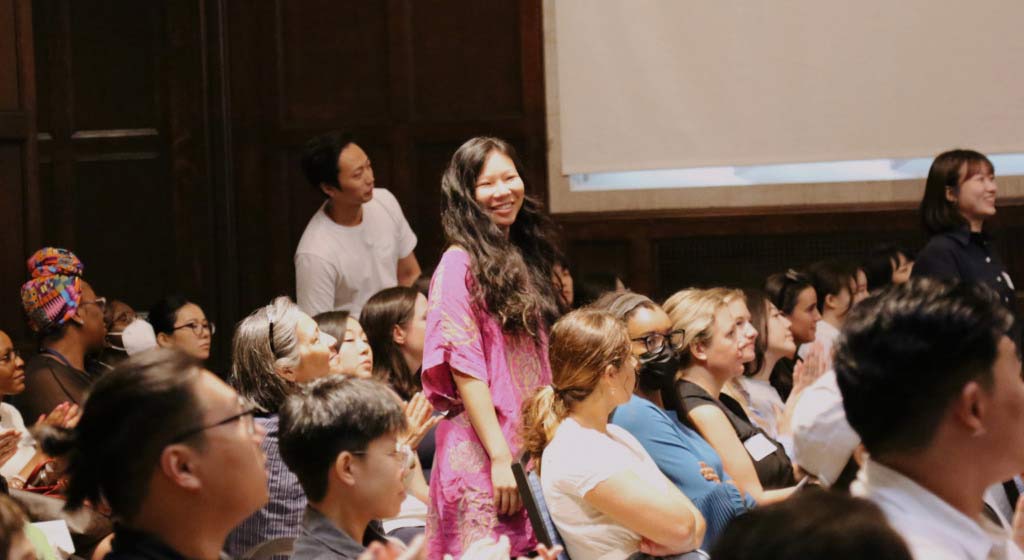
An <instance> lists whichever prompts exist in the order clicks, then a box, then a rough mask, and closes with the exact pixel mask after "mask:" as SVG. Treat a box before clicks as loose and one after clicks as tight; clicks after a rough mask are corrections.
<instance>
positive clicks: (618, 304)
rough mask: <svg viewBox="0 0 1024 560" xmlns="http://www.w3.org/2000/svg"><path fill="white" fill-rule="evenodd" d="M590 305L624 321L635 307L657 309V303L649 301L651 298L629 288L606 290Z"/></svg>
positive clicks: (626, 320)
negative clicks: (613, 290) (615, 290)
mask: <svg viewBox="0 0 1024 560" xmlns="http://www.w3.org/2000/svg"><path fill="white" fill-rule="evenodd" d="M590 307H592V308H594V309H600V310H602V311H607V312H608V313H610V314H612V315H613V316H614V317H615V318H616V319H618V320H620V321H622V322H624V323H626V322H628V321H629V318H630V317H631V316H632V315H633V313H634V312H636V310H637V309H639V308H641V307H643V308H646V309H658V304H656V303H654V302H653V301H651V298H649V297H647V296H645V295H643V294H638V293H636V292H631V291H629V290H620V291H617V292H607V293H605V294H603V295H601V297H599V298H597V300H596V301H594V303H591V304H590Z"/></svg>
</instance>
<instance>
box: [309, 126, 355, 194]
mask: <svg viewBox="0 0 1024 560" xmlns="http://www.w3.org/2000/svg"><path fill="white" fill-rule="evenodd" d="M353 142H355V140H354V139H353V137H352V135H351V134H349V133H348V132H328V133H327V134H321V135H320V136H317V137H314V138H310V139H309V140H308V141H307V142H306V145H305V146H304V147H303V149H302V172H303V173H304V174H305V175H306V180H307V181H309V184H310V185H312V186H313V188H314V189H316V191H317V192H321V191H320V185H322V184H323V185H330V186H332V187H340V185H339V184H338V172H339V171H340V170H339V169H338V156H339V155H341V151H342V150H344V149H345V148H346V147H347V146H348V145H349V144H352V143H353Z"/></svg>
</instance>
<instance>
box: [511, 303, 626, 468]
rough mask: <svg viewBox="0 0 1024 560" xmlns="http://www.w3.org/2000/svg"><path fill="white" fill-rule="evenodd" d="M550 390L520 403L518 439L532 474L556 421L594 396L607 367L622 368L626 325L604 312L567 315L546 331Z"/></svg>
mask: <svg viewBox="0 0 1024 560" xmlns="http://www.w3.org/2000/svg"><path fill="white" fill-rule="evenodd" d="M548 356H549V359H550V362H551V385H546V386H544V387H541V388H540V389H539V390H537V392H536V393H535V394H534V395H533V396H532V397H531V398H529V399H528V400H527V401H526V402H524V403H523V424H522V428H521V429H520V438H521V439H522V442H523V448H524V449H525V450H526V451H527V452H529V453H530V456H531V458H532V460H533V461H534V465H535V467H536V468H537V470H538V472H539V470H540V458H541V455H542V454H543V452H544V448H545V447H547V445H548V443H550V441H551V438H553V437H554V435H555V430H556V429H558V425H559V424H561V422H562V420H564V419H565V417H566V416H568V415H569V412H571V410H572V407H573V405H574V404H575V403H578V402H580V401H582V400H584V399H586V398H587V397H589V396H590V394H591V393H593V392H594V389H595V388H596V387H597V384H598V382H599V381H600V380H601V376H602V375H604V372H605V369H606V368H607V367H608V366H613V367H615V368H620V367H622V364H623V363H625V361H626V360H627V359H629V357H630V356H632V352H631V350H630V345H629V334H628V333H627V331H626V325H625V323H623V322H622V321H620V320H618V319H617V318H615V317H614V316H613V315H611V314H610V313H608V312H606V311H601V310H597V309H590V308H583V309H577V310H576V311H573V312H571V313H569V314H567V315H565V316H564V317H562V318H561V319H559V320H558V322H556V323H555V325H554V326H553V327H552V328H551V339H550V342H549V346H548Z"/></svg>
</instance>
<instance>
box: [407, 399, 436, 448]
mask: <svg viewBox="0 0 1024 560" xmlns="http://www.w3.org/2000/svg"><path fill="white" fill-rule="evenodd" d="M405 421H406V422H407V423H408V426H409V427H408V429H407V430H406V433H405V438H404V439H405V444H406V445H408V446H409V447H411V448H412V449H416V447H417V446H419V444H420V442H422V441H423V438H424V437H426V435H427V434H428V433H429V432H430V430H431V429H433V427H434V426H436V425H437V423H438V422H440V421H441V417H440V416H434V409H433V407H431V406H430V403H429V402H428V401H427V398H426V397H424V396H423V393H416V394H415V395H413V396H412V398H411V399H409V402H408V403H406V404H405Z"/></svg>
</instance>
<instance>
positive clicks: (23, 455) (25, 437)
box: [0, 403, 36, 478]
mask: <svg viewBox="0 0 1024 560" xmlns="http://www.w3.org/2000/svg"><path fill="white" fill-rule="evenodd" d="M7 430H18V431H19V432H21V440H20V441H19V442H18V451H17V452H15V453H14V456H13V457H11V458H10V459H8V460H7V462H6V463H4V465H3V466H2V467H0V475H3V477H4V478H11V477H13V476H15V475H17V474H18V473H19V472H21V469H23V468H25V465H26V464H28V462H29V460H30V459H32V457H34V456H35V454H36V442H35V440H34V439H32V435H31V434H29V433H28V429H26V428H25V421H24V420H22V418H21V413H20V412H18V409H17V408H14V406H13V405H10V404H7V403H0V431H3V432H6V431H7Z"/></svg>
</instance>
